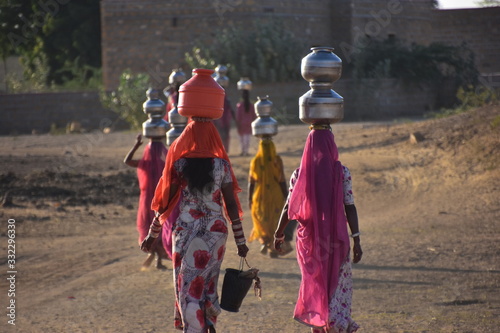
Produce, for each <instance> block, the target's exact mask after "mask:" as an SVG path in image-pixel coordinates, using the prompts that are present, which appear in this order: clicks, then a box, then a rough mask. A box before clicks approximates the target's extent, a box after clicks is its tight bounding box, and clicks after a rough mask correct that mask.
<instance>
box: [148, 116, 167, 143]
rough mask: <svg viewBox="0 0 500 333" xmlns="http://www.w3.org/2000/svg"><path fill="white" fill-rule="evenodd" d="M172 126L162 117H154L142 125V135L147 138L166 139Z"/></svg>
mask: <svg viewBox="0 0 500 333" xmlns="http://www.w3.org/2000/svg"><path fill="white" fill-rule="evenodd" d="M169 128H170V124H169V123H168V122H167V121H165V120H164V119H163V118H162V116H153V117H151V118H149V119H148V120H146V121H145V122H143V123H142V135H143V136H145V137H146V138H157V137H165V134H166V133H167V131H168V129H169Z"/></svg>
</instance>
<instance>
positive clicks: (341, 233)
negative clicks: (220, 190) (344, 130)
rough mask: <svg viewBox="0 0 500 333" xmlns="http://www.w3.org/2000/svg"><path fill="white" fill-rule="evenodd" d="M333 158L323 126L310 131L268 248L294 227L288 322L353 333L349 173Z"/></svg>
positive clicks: (354, 226)
mask: <svg viewBox="0 0 500 333" xmlns="http://www.w3.org/2000/svg"><path fill="white" fill-rule="evenodd" d="M338 157H339V154H338V150H337V146H336V145H335V141H334V137H333V133H332V132H331V129H330V126H329V125H319V126H318V125H313V127H312V131H311V132H310V133H309V136H308V137H307V141H306V145H305V149H304V153H303V155H302V161H301V164H300V168H298V169H297V170H295V172H294V173H293V175H292V177H291V179H290V194H289V196H288V200H287V202H286V204H285V207H284V208H283V212H282V214H281V217H280V221H279V224H278V228H277V229H276V232H275V239H274V245H275V248H276V250H277V251H281V246H282V244H283V239H284V234H283V233H284V230H285V227H286V225H287V223H288V221H289V220H292V219H294V220H297V221H298V229H297V236H296V249H297V261H298V263H299V267H300V270H301V274H302V280H301V284H300V289H299V296H298V300H297V303H296V306H295V311H294V318H295V319H296V320H297V321H299V322H301V323H303V324H305V325H308V326H310V327H311V328H312V329H311V331H312V332H315V333H319V332H355V331H356V330H357V329H358V325H357V324H356V323H355V322H354V321H353V320H352V319H351V299H352V275H351V259H350V253H349V252H350V251H349V248H350V241H349V234H348V231H347V225H349V228H350V230H351V237H352V238H353V240H354V246H353V260H352V262H353V263H357V262H359V261H360V260H361V256H362V253H363V252H362V250H361V245H360V239H359V235H360V233H359V227H358V216H357V212H356V206H355V205H354V199H353V195H352V183H351V175H350V172H349V169H347V168H346V167H345V166H343V165H342V164H341V163H340V161H339V160H338Z"/></svg>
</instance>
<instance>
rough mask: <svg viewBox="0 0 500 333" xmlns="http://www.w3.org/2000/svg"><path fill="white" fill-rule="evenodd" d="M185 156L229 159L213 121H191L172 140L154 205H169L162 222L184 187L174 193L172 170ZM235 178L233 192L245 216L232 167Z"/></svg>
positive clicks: (157, 208) (233, 176)
mask: <svg viewBox="0 0 500 333" xmlns="http://www.w3.org/2000/svg"><path fill="white" fill-rule="evenodd" d="M181 158H221V159H224V160H226V161H228V162H229V163H230V161H229V157H228V156H227V153H226V150H225V149H224V146H223V145H222V141H221V138H220V136H219V133H218V132H217V129H216V128H215V125H214V124H213V122H212V121H190V122H189V123H188V125H187V126H186V127H185V128H184V130H183V131H182V134H181V135H180V136H179V137H178V138H177V139H176V140H175V141H174V142H173V143H172V145H171V146H170V148H169V149H168V153H167V158H166V161H165V167H164V169H163V174H162V177H161V178H160V181H159V182H158V185H157V186H156V191H155V195H154V198H153V201H152V204H151V209H153V210H154V211H160V210H162V209H165V210H164V211H163V213H162V214H161V216H160V222H161V223H164V222H165V220H166V219H167V218H168V216H169V215H170V214H171V212H172V211H173V210H174V208H175V207H176V205H177V202H178V201H179V197H180V192H181V189H180V188H179V189H178V190H177V191H176V193H173V196H172V197H170V186H171V179H172V172H173V171H174V163H175V161H177V160H179V159H181ZM231 177H232V179H233V192H234V196H235V200H236V203H237V205H238V211H239V215H240V218H242V217H243V210H242V209H241V204H240V202H239V199H238V195H237V194H238V193H239V192H241V189H240V188H239V186H238V182H237V180H236V177H235V175H234V172H233V169H232V168H231Z"/></svg>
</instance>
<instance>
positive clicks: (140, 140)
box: [135, 133, 142, 146]
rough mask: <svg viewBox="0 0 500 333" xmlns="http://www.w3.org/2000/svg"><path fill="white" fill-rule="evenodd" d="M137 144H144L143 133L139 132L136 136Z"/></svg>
mask: <svg viewBox="0 0 500 333" xmlns="http://www.w3.org/2000/svg"><path fill="white" fill-rule="evenodd" d="M135 145H136V146H140V145H142V134H140V133H139V134H137V136H136V138H135Z"/></svg>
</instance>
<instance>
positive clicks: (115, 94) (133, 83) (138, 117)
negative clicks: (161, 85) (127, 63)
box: [100, 69, 150, 129]
mask: <svg viewBox="0 0 500 333" xmlns="http://www.w3.org/2000/svg"><path fill="white" fill-rule="evenodd" d="M149 86H150V77H149V75H147V74H144V73H138V74H134V73H132V71H130V70H129V69H127V70H125V71H124V72H123V73H122V74H121V75H120V83H119V85H118V88H117V89H116V90H115V91H112V92H110V93H109V92H105V91H104V90H101V93H100V98H101V103H102V105H103V106H104V107H107V108H109V109H111V110H113V111H114V112H116V113H117V114H118V115H119V116H120V118H121V119H123V120H125V121H126V122H127V123H129V124H130V126H131V127H132V128H133V129H140V128H141V126H142V123H143V122H144V120H145V119H146V118H145V115H144V111H143V109H142V104H143V103H144V102H145V101H146V91H147V89H148V87H149Z"/></svg>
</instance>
